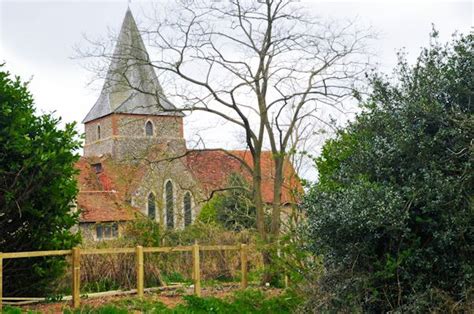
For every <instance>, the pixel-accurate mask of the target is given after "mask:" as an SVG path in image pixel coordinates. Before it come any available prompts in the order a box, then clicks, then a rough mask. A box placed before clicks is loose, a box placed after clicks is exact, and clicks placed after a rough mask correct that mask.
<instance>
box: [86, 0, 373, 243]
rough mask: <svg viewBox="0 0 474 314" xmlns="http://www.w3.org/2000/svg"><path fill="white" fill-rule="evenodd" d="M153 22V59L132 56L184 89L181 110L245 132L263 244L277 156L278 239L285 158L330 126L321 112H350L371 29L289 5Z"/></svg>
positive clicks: (242, 6) (186, 5) (191, 5)
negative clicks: (266, 190)
mask: <svg viewBox="0 0 474 314" xmlns="http://www.w3.org/2000/svg"><path fill="white" fill-rule="evenodd" d="M151 20H152V23H151V24H150V27H148V28H147V29H145V30H142V34H143V35H145V36H146V37H145V38H147V39H148V43H149V46H150V47H152V49H153V53H151V54H141V55H137V54H134V55H132V57H134V58H136V62H137V63H139V64H150V65H152V66H153V67H154V68H155V69H156V70H158V72H159V73H161V75H162V78H163V79H166V81H168V82H174V83H175V85H174V89H173V92H172V93H171V92H170V90H169V89H168V90H167V93H168V96H171V97H172V98H174V99H179V101H180V102H181V103H182V104H183V106H182V107H181V108H180V109H179V110H182V111H203V112H206V113H211V114H214V115H216V116H218V117H220V118H222V119H224V120H226V121H228V122H230V123H231V124H233V125H235V126H236V127H238V128H241V129H242V130H243V131H244V133H245V145H246V147H247V148H248V149H249V151H250V153H251V155H252V159H253V163H252V164H251V165H248V166H249V168H250V169H251V173H252V178H253V182H252V187H253V199H254V202H255V206H256V208H257V229H258V231H259V233H260V234H261V235H262V237H263V238H266V232H265V226H264V202H263V200H262V165H261V162H262V152H263V151H264V150H265V149H266V148H269V149H270V150H271V151H272V155H273V162H274V190H273V205H272V224H271V234H272V235H273V236H275V237H276V236H277V235H278V234H279V232H280V215H281V212H280V211H281V196H282V186H283V184H284V180H285V176H284V165H285V161H286V160H287V159H288V157H289V154H291V153H292V152H294V151H296V150H298V147H299V144H300V143H301V142H303V141H302V137H303V136H308V135H309V136H311V135H312V134H314V130H311V128H314V126H315V125H317V123H324V124H328V123H330V122H329V121H327V120H325V119H324V116H323V115H321V114H320V112H321V110H322V109H323V108H325V107H326V111H328V110H329V111H331V110H344V109H343V107H342V103H343V101H344V100H345V99H346V98H347V97H350V96H351V95H352V94H353V92H354V89H355V85H354V84H355V82H357V81H358V80H359V79H360V76H361V74H363V73H364V72H365V70H366V65H367V62H366V61H367V60H366V56H367V55H366V47H365V44H366V42H367V40H368V39H369V38H370V37H371V33H370V32H368V31H367V30H360V29H357V27H356V25H355V24H354V23H352V22H351V21H349V22H347V23H345V24H341V23H336V22H335V21H326V22H325V21H322V20H321V19H319V18H315V17H313V16H310V15H309V14H307V12H305V10H304V7H302V6H301V4H299V3H298V2H293V1H287V0H266V1H240V0H230V1H222V2H209V1H199V0H198V1H182V2H181V3H180V4H179V8H178V7H175V12H173V13H170V12H168V13H167V14H166V16H164V15H163V14H161V11H160V10H157V13H156V14H155V16H154V17H151ZM96 48H98V49H97V50H95V51H94V52H93V53H91V52H88V53H86V55H87V56H101V57H104V56H105V57H108V58H113V57H115V58H116V57H117V56H114V55H111V54H110V53H109V52H108V51H107V50H106V49H102V48H106V46H104V45H103V44H101V45H98V46H96ZM83 55H84V54H83ZM137 56H139V57H137ZM140 56H141V57H140ZM123 57H124V58H130V56H123ZM128 83H129V84H130V87H131V88H133V89H135V90H136V91H137V92H140V93H150V92H149V91H147V90H146V89H144V88H142V87H141V86H139V85H134V84H132V82H130V81H129V82H128ZM159 92H162V91H159ZM150 94H152V93H150ZM158 99H159V97H158V96H157V100H158ZM157 103H159V101H157ZM328 108H329V109H328ZM242 162H243V161H242Z"/></svg>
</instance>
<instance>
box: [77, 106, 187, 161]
mask: <svg viewBox="0 0 474 314" xmlns="http://www.w3.org/2000/svg"><path fill="white" fill-rule="evenodd" d="M148 121H151V122H152V123H153V136H147V135H146V134H145V125H146V123H147V122H148ZM98 126H100V130H101V132H100V133H101V136H100V139H99V138H98V134H97V127H98ZM85 133H86V141H85V145H84V156H86V157H90V156H99V155H105V154H110V155H111V156H113V157H114V158H117V159H121V160H127V159H128V160H131V159H137V158H141V157H143V156H144V155H146V153H147V151H148V150H149V149H150V147H152V146H156V145H158V144H167V145H168V143H171V145H169V146H170V149H172V150H174V151H176V152H177V153H178V152H180V153H184V152H185V150H186V146H185V141H184V139H183V118H182V117H173V116H148V115H125V114H112V115H109V116H107V117H104V118H101V119H97V120H94V121H91V122H88V123H86V125H85Z"/></svg>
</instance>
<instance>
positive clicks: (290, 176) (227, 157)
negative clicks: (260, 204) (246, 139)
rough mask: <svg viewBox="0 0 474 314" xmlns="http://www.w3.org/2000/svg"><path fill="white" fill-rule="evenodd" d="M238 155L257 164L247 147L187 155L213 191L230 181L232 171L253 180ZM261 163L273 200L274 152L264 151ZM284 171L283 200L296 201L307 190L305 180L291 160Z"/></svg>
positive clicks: (265, 193)
mask: <svg viewBox="0 0 474 314" xmlns="http://www.w3.org/2000/svg"><path fill="white" fill-rule="evenodd" d="M234 156H236V157H238V158H240V159H241V160H243V161H245V163H246V164H247V165H249V166H250V167H252V166H253V159H252V155H251V154H250V152H249V151H246V150H237V151H227V152H226V151H223V150H195V151H190V152H189V153H188V155H187V164H188V167H189V168H190V170H191V171H192V172H193V173H194V175H195V177H196V179H197V180H198V181H199V182H200V183H201V185H202V186H203V188H204V189H205V191H206V192H207V193H211V192H212V191H215V190H218V189H222V188H225V186H226V184H227V183H228V179H229V175H230V174H232V173H240V174H241V175H243V176H244V177H245V178H246V179H247V180H248V181H249V182H250V181H251V173H250V171H249V169H247V168H246V167H245V166H244V165H242V162H241V161H240V160H239V159H238V158H235V157H234ZM261 167H262V197H263V201H264V202H266V203H272V202H273V179H274V162H273V158H272V153H271V152H269V151H264V152H262V156H261ZM283 171H284V183H283V188H282V197H281V198H282V199H281V202H282V203H283V204H288V203H296V202H297V201H298V197H297V195H296V194H298V193H295V192H301V191H302V190H303V189H302V186H301V183H300V181H299V180H298V178H297V175H296V172H295V170H294V168H293V166H292V165H291V163H290V162H288V161H285V164H284V167H283Z"/></svg>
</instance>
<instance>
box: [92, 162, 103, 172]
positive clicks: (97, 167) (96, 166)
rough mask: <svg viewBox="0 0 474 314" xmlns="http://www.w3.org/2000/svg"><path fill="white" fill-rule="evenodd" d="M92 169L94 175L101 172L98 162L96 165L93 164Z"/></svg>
mask: <svg viewBox="0 0 474 314" xmlns="http://www.w3.org/2000/svg"><path fill="white" fill-rule="evenodd" d="M92 168H93V169H94V170H95V173H101V172H102V164H101V163H100V162H99V163H97V164H93V165H92Z"/></svg>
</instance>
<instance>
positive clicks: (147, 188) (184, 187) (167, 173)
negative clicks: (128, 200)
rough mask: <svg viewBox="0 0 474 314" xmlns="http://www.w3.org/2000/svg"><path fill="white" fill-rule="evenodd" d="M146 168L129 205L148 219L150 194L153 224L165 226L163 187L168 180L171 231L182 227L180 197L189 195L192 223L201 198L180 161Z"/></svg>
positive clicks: (199, 191)
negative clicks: (171, 196)
mask: <svg viewBox="0 0 474 314" xmlns="http://www.w3.org/2000/svg"><path fill="white" fill-rule="evenodd" d="M155 161H156V162H152V163H151V164H149V170H148V171H147V172H146V174H145V177H144V179H143V181H142V183H141V185H140V187H139V188H138V189H137V190H136V191H135V193H134V195H133V197H132V204H133V205H134V206H136V207H138V208H140V210H141V211H142V213H143V214H145V215H148V195H149V194H150V193H151V192H152V193H153V194H154V195H155V199H156V221H158V222H159V223H160V224H162V225H163V226H166V207H165V206H166V205H165V199H166V195H165V184H166V182H168V180H170V181H171V182H172V184H173V204H174V222H175V228H182V227H184V195H185V194H186V192H190V193H191V209H192V210H191V212H192V221H194V220H195V218H196V217H197V215H199V212H200V209H201V206H202V200H203V194H202V193H201V190H200V186H199V183H198V182H197V181H196V180H195V179H194V176H193V175H192V174H191V173H190V172H189V171H188V169H187V168H186V167H185V165H184V164H183V162H182V159H175V160H173V161H169V162H168V161H164V162H162V161H160V159H156V160H155Z"/></svg>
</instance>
